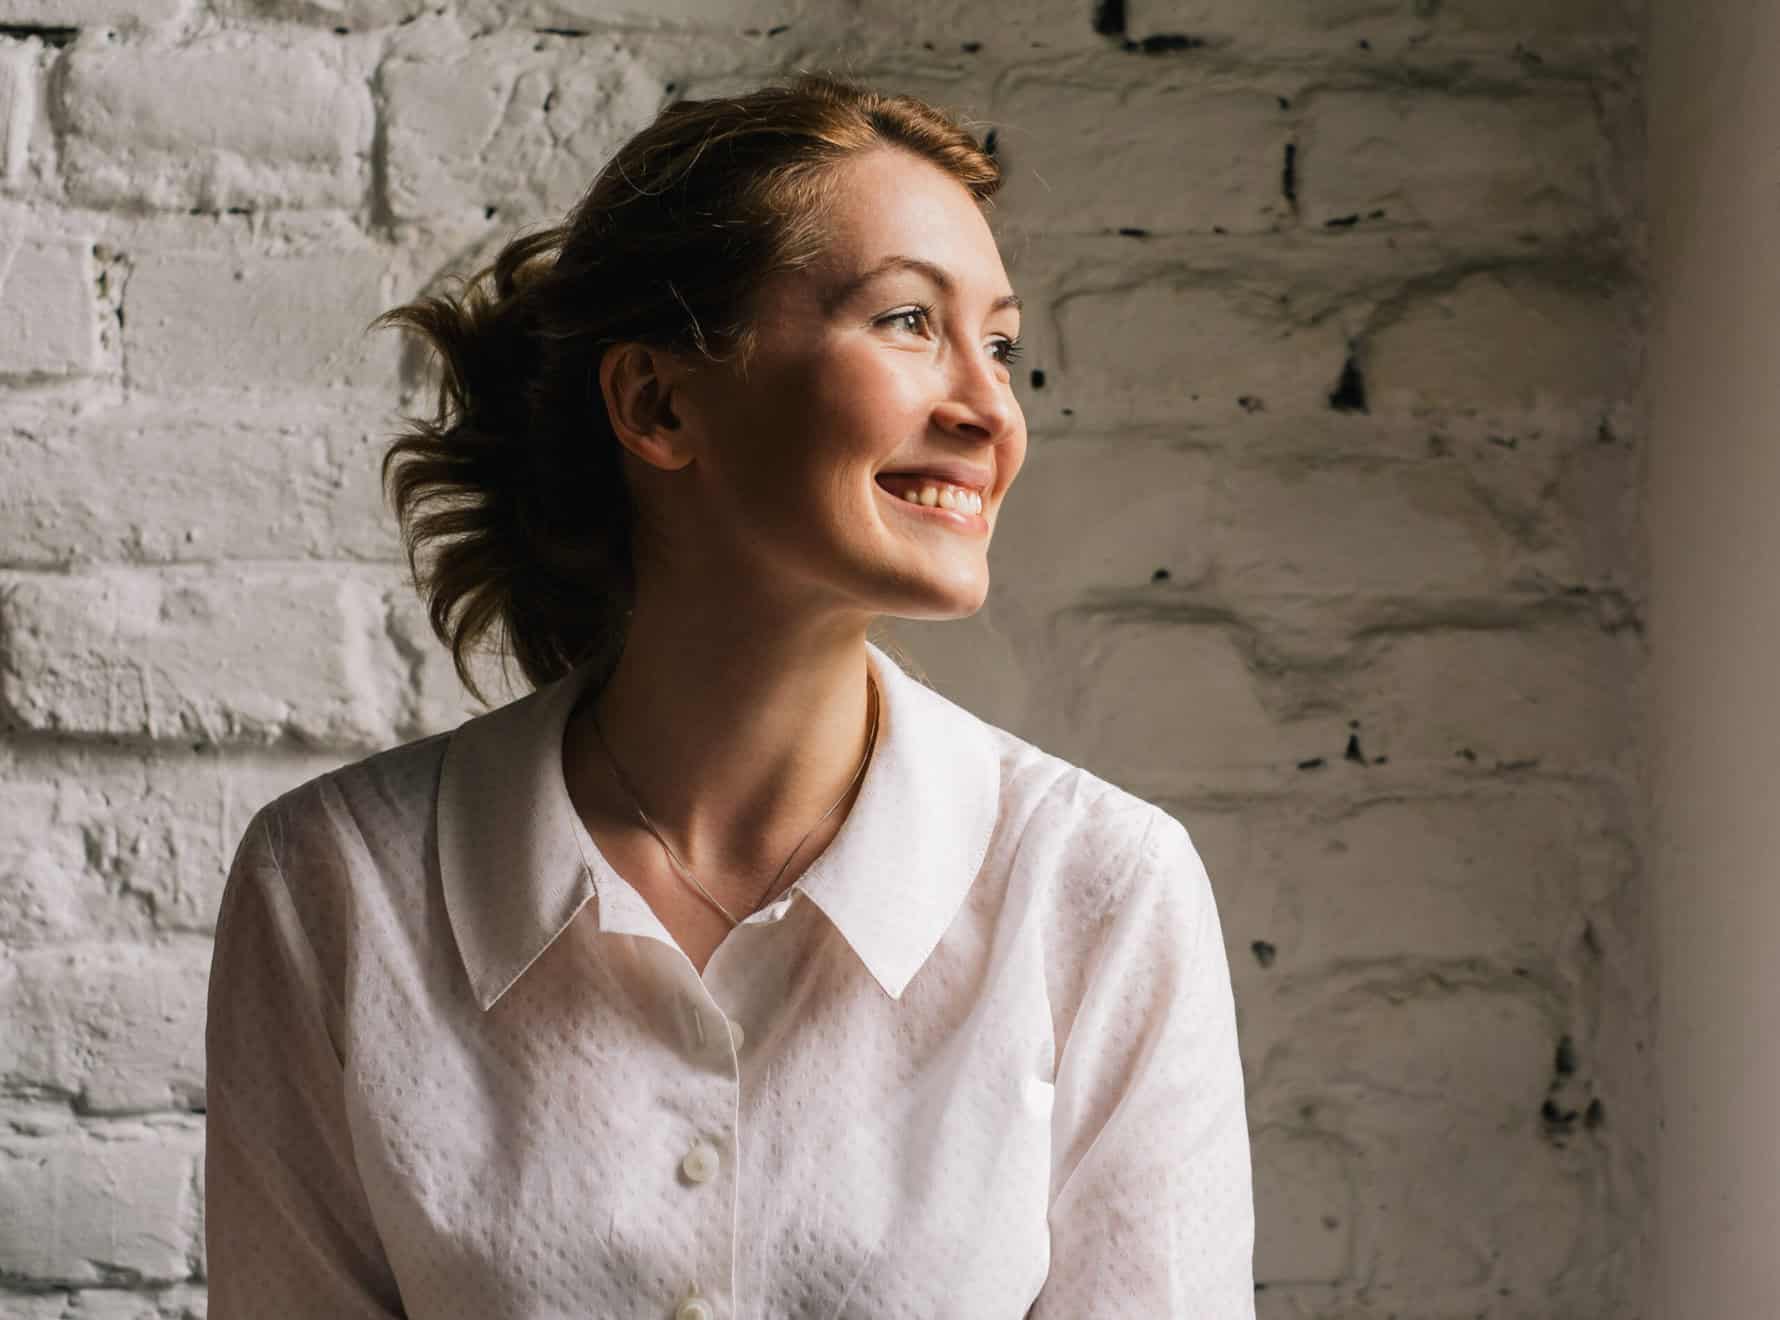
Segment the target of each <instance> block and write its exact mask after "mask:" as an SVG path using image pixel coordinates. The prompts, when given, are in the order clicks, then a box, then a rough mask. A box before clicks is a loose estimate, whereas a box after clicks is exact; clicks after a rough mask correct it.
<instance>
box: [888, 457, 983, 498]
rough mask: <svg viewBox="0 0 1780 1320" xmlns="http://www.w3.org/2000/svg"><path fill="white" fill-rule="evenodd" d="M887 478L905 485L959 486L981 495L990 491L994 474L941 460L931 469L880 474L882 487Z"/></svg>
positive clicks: (971, 466) (900, 470)
mask: <svg viewBox="0 0 1780 1320" xmlns="http://www.w3.org/2000/svg"><path fill="white" fill-rule="evenodd" d="M886 477H893V478H896V479H898V480H899V481H901V482H902V484H904V485H907V484H909V483H910V482H912V481H915V480H917V479H920V480H925V481H926V482H928V483H930V484H932V485H935V486H957V487H959V488H960V489H962V490H968V491H972V492H974V493H975V494H978V495H981V494H984V493H985V492H986V491H987V490H988V488H989V483H990V481H991V480H993V478H994V474H993V473H992V472H990V471H989V470H988V469H987V468H981V467H976V466H974V465H973V464H969V463H958V462H953V461H950V460H947V459H939V460H937V461H935V462H934V463H933V464H932V466H930V467H914V468H897V469H894V470H890V471H885V472H880V473H878V482H879V484H880V485H882V484H883V481H884V478H886ZM886 489H888V487H886Z"/></svg>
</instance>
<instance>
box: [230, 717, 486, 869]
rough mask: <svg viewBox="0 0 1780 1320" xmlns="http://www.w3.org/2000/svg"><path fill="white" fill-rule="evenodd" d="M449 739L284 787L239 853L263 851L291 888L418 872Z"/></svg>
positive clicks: (436, 737) (391, 751) (258, 814)
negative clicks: (366, 874)
mask: <svg viewBox="0 0 1780 1320" xmlns="http://www.w3.org/2000/svg"><path fill="white" fill-rule="evenodd" d="M450 738H451V734H450V733H449V732H446V733H437V734H433V735H430V736H428V737H425V738H418V739H415V740H413V741H411V742H407V743H403V744H401V745H399V746H396V747H390V748H386V749H384V750H382V751H379V752H375V753H373V754H371V755H369V756H365V757H362V758H360V759H359V760H356V761H351V762H348V763H346V764H344V765H340V766H337V767H335V768H334V769H332V770H328V771H325V772H324V773H321V774H318V775H314V776H312V777H310V778H308V779H305V780H303V781H302V782H301V783H299V784H297V785H295V786H294V787H291V788H289V789H286V790H285V791H284V792H282V793H280V794H278V795H277V796H276V797H274V798H272V799H271V800H270V801H267V802H266V803H264V804H263V805H262V806H260V807H259V808H258V809H257V810H256V811H255V813H254V815H253V818H252V820H251V821H250V822H249V824H248V826H247V831H246V834H245V835H244V837H243V839H242V841H241V845H240V847H241V849H242V850H243V851H246V850H248V849H250V848H251V849H256V850H264V851H265V852H266V853H267V854H268V856H269V859H270V861H271V862H272V863H273V864H274V865H275V866H276V867H277V869H278V870H279V871H281V872H282V873H283V875H284V878H285V881H286V884H287V886H288V887H290V888H291V889H292V890H294V891H299V890H313V889H315V888H317V887H320V886H323V885H325V884H326V883H327V877H328V876H330V875H336V874H343V873H346V872H350V871H353V870H356V869H359V868H361V867H365V866H368V867H369V868H370V869H372V870H375V871H380V872H388V871H391V870H397V871H404V870H410V869H418V868H419V867H420V865H422V862H423V855H424V851H425V848H426V846H427V843H428V840H429V839H430V838H431V834H432V828H433V813H434V808H435V804H436V802H437V797H438V784H439V770H440V767H441V765H442V764H443V761H444V755H445V749H446V746H447V744H448V742H449V740H450ZM293 897H296V898H298V899H299V900H300V899H301V898H302V897H303V895H302V894H301V893H294V894H293Z"/></svg>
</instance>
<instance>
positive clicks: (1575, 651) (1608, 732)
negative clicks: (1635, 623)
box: [1340, 614, 1644, 773]
mask: <svg viewBox="0 0 1780 1320" xmlns="http://www.w3.org/2000/svg"><path fill="white" fill-rule="evenodd" d="M1643 666H1644V655H1643V644H1642V643H1641V642H1640V641H1639V639H1638V638H1637V635H1636V634H1635V633H1634V632H1632V631H1630V630H1622V631H1618V632H1606V631H1603V630H1602V628H1601V627H1600V625H1599V624H1598V623H1596V622H1595V621H1594V620H1593V618H1592V617H1590V616H1588V615H1582V614H1579V615H1575V616H1557V617H1553V618H1550V619H1548V620H1542V621H1540V622H1538V623H1537V624H1533V625H1528V626H1521V627H1513V626H1502V627H1479V628H1461V627H1449V628H1426V629H1415V630H1413V631H1406V632H1401V633H1395V634H1387V635H1384V636H1381V637H1378V638H1375V639H1373V640H1372V641H1370V642H1368V643H1367V644H1366V645H1365V646H1364V647H1363V648H1362V651H1361V653H1360V654H1359V655H1358V656H1356V657H1355V659H1354V661H1353V663H1352V665H1351V667H1350V669H1349V671H1348V675H1347V678H1346V679H1345V681H1344V682H1343V683H1342V684H1341V685H1340V686H1341V689H1342V692H1341V700H1342V703H1343V705H1344V707H1345V708H1346V709H1347V710H1348V711H1350V712H1351V713H1352V715H1353V717H1354V718H1356V719H1358V720H1359V721H1360V730H1359V733H1360V737H1361V740H1362V743H1363V746H1364V750H1365V754H1366V755H1367V756H1368V757H1373V756H1378V755H1388V756H1389V757H1390V760H1391V763H1392V764H1393V765H1401V764H1403V763H1405V762H1425V763H1427V764H1430V765H1441V764H1444V765H1447V766H1452V767H1472V766H1475V767H1477V768H1479V769H1485V770H1487V769H1493V768H1496V767H1498V766H1504V765H1508V766H1515V765H1524V766H1529V767H1530V766H1537V767H1538V768H1540V769H1543V770H1548V771H1550V770H1557V771H1565V770H1593V771H1605V772H1619V773H1631V772H1632V771H1633V769H1634V767H1635V765H1636V761H1637V756H1638V752H1637V730H1636V725H1635V722H1634V721H1632V720H1631V719H1629V718H1628V716H1627V710H1628V706H1627V702H1628V699H1629V697H1630V695H1631V694H1633V693H1635V692H1636V691H1637V684H1638V682H1639V675H1640V674H1641V672H1642V670H1643Z"/></svg>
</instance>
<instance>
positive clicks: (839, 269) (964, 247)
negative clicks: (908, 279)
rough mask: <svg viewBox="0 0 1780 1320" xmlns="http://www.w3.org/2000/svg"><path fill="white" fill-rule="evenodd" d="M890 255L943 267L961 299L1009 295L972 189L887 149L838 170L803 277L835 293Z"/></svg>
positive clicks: (933, 167) (926, 164) (924, 163)
mask: <svg viewBox="0 0 1780 1320" xmlns="http://www.w3.org/2000/svg"><path fill="white" fill-rule="evenodd" d="M892 255H901V256H908V257H914V258H917V259H920V260H923V261H929V262H932V263H933V264H934V265H936V266H940V267H942V268H943V269H945V270H946V271H948V272H949V273H950V274H951V276H952V278H953V279H954V280H956V281H957V282H958V284H959V288H960V293H961V295H962V296H965V297H972V298H978V299H983V300H987V299H990V298H995V297H999V296H1000V295H1001V294H1003V293H1005V292H1006V291H1007V287H1008V282H1007V272H1006V271H1005V270H1004V269H1003V267H1002V262H1001V253H1000V250H999V249H998V248H997V246H996V243H995V237H994V235H993V233H991V231H990V229H989V223H988V220H987V219H986V218H985V217H984V215H983V213H982V210H981V209H980V208H979V207H978V205H977V202H976V199H975V198H974V197H972V196H971V194H970V191H969V190H968V189H967V188H966V187H965V186H964V185H963V184H961V183H959V182H958V181H957V180H956V179H954V178H952V177H951V176H950V175H948V174H946V173H945V172H944V171H943V170H941V169H940V168H939V167H938V166H937V165H933V164H930V163H929V162H927V161H924V160H921V159H920V158H918V157H916V156H914V155H912V154H911V153H909V152H906V151H902V150H900V149H895V148H884V149H881V150H877V151H872V152H868V153H866V154H865V155H862V156H856V157H854V158H853V159H851V160H848V161H846V162H844V163H843V164H841V165H840V166H839V167H837V169H836V174H835V179H834V191H833V195H832V202H831V205H830V209H829V233H828V243H827V246H826V247H825V249H824V251H823V253H822V255H821V256H820V257H819V258H818V259H817V261H816V264H815V265H814V266H813V267H812V268H811V269H810V271H809V272H808V273H809V274H810V275H811V276H813V277H814V281H815V282H816V283H817V284H818V285H822V286H825V287H830V288H832V287H833V286H834V285H835V284H838V283H841V282H844V281H846V280H848V279H849V278H851V277H853V276H856V275H857V274H858V273H859V272H861V271H863V270H866V269H868V268H870V267H872V266H874V265H876V264H877V263H878V262H879V261H881V260H882V259H883V258H885V257H889V256H892ZM886 278H896V277H894V276H889V277H886Z"/></svg>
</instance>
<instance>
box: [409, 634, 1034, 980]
mask: <svg viewBox="0 0 1780 1320" xmlns="http://www.w3.org/2000/svg"><path fill="white" fill-rule="evenodd" d="M865 646H866V653H867V658H868V662H869V663H870V665H871V668H872V673H873V674H874V675H875V676H876V677H877V680H878V688H879V691H880V694H881V698H880V700H881V704H880V709H879V715H878V741H877V748H876V750H875V751H874V752H873V754H872V757H871V760H870V761H869V762H868V763H867V765H866V769H865V778H864V781H863V782H862V783H861V785H860V788H859V796H858V797H857V798H856V799H855V800H854V803H853V807H852V810H851V811H849V812H848V813H847V818H846V820H845V821H843V822H842V823H841V828H840V830H839V831H838V832H837V833H836V835H835V837H834V839H833V841H832V842H830V844H829V845H828V847H827V849H826V850H824V852H823V853H822V855H821V856H820V857H818V858H817V859H816V861H815V862H814V863H813V864H811V865H810V866H809V867H808V868H807V869H806V870H805V871H804V873H803V874H802V875H801V876H800V877H799V878H798V880H797V882H796V883H795V884H793V885H792V886H791V891H790V892H797V891H802V892H803V893H804V894H805V895H806V896H807V897H808V898H809V899H810V901H812V902H814V903H815V904H816V906H817V907H819V908H820V909H821V910H822V912H823V913H824V914H825V915H826V916H827V917H828V919H829V920H830V921H831V922H832V923H833V924H834V926H835V928H836V929H837V930H838V931H839V932H840V934H841V936H842V937H843V938H844V939H845V940H846V941H847V943H848V944H849V945H850V946H851V947H852V949H853V951H854V953H856V954H857V955H858V957H859V959H860V961H862V962H863V963H864V964H865V966H866V968H867V970H869V971H870V972H871V974H872V976H873V977H874V978H876V980H877V982H878V984H879V985H880V986H882V987H883V989H884V991H885V993H886V994H888V995H889V996H890V997H891V998H892V999H900V998H901V997H902V992H903V989H904V987H905V986H907V985H908V983H909V981H910V980H911V979H912V978H913V976H914V974H915V973H916V972H917V971H918V970H919V969H920V967H921V964H922V963H924V962H925V961H926V960H927V956H928V955H929V954H930V953H932V952H933V949H934V947H935V946H936V945H937V944H938V943H939V940H940V937H941V936H942V935H943V934H944V933H945V930H946V927H947V926H949V925H950V924H951V921H952V918H953V917H954V916H955V915H956V914H957V911H958V908H959V906H960V904H962V902H963V901H964V896H965V893H966V891H967V890H968V889H969V888H970V884H971V881H972V880H973V879H975V877H976V874H977V871H978V869H979V868H980V867H981V865H982V862H983V858H984V856H985V855H987V853H988V849H989V837H990V835H991V833H992V832H993V830H994V827H995V821H996V816H997V810H998V806H999V798H1000V756H999V753H998V750H997V748H996V746H995V744H994V741H993V739H992V737H991V730H990V727H989V726H988V725H986V724H984V723H983V722H982V721H981V720H979V719H978V718H977V717H976V716H974V715H972V714H971V713H970V712H969V711H966V710H964V709H963V708H962V707H960V706H958V705H956V704H955V703H954V702H952V701H951V700H950V699H948V698H947V697H945V696H943V695H942V694H940V693H939V692H937V691H935V690H934V689H932V688H930V687H928V686H926V685H925V684H924V683H922V682H921V681H920V680H918V679H916V678H914V677H913V676H912V675H910V674H907V673H905V672H904V671H903V669H902V668H901V666H899V665H898V664H897V663H896V662H895V661H894V660H892V659H891V658H890V656H889V655H888V654H887V653H886V652H884V651H883V650H882V649H881V648H879V647H878V646H876V645H875V644H873V643H872V642H869V641H868V642H866V644H865ZM593 673H594V670H593V667H592V665H591V664H587V665H582V666H579V667H577V668H576V669H574V670H572V671H570V672H569V673H568V674H566V675H565V676H564V677H562V678H560V679H558V680H556V681H555V682H553V683H549V684H546V685H545V686H544V687H541V688H539V689H537V690H536V691H534V692H532V693H530V694H529V695H527V696H524V697H521V698H520V699H519V700H517V701H514V702H510V703H508V704H507V705H504V706H501V707H498V708H497V709H495V710H492V711H489V712H487V713H486V714H483V715H479V716H477V717H476V718H474V719H471V720H468V721H466V722H465V723H464V724H462V725H460V726H459V727H458V728H457V729H456V730H455V731H454V732H453V733H452V735H451V737H450V738H449V739H448V740H447V744H446V749H445V759H444V764H443V766H442V768H441V770H440V780H439V793H438V817H437V828H438V840H439V878H440V883H441V885H442V887H443V890H444V896H445V909H446V913H447V915H448V917H449V919H450V922H451V930H452V934H453V936H454V938H455V939H456V941H457V947H458V951H459V953H460V955H461V956H462V958H463V964H464V970H465V972H466V973H467V974H468V975H469V980H470V986H471V988H472V990H473V991H474V993H475V996H476V1002H477V1003H478V1004H479V1005H480V1006H481V1007H482V1008H483V1009H484V1010H486V1009H488V1008H489V1007H490V1006H491V1005H492V1004H493V1003H494V1002H495V1001H496V1000H497V999H499V998H500V997H501V995H503V994H504V993H506V991H507V988H508V987H509V986H511V985H512V983H513V982H514V981H515V980H517V979H518V978H519V976H520V975H521V974H522V973H523V972H524V971H525V970H526V968H528V967H529V966H531V964H532V963H533V962H534V961H535V960H536V959H537V957H538V955H539V954H541V953H543V951H544V950H545V949H546V948H548V947H549V946H550V943H551V942H552V941H553V940H554V939H555V938H556V937H557V936H558V935H559V934H561V933H562V931H563V929H564V928H565V927H566V926H567V925H568V924H569V922H570V921H571V920H572V919H573V918H574V916H575V914H576V913H577V912H579V911H580V910H581V907H582V905H583V904H584V903H586V901H587V900H588V899H589V898H590V897H594V896H596V895H597V896H598V898H599V902H598V903H597V904H596V910H597V912H598V916H599V929H600V930H602V931H605V932H622V933H632V934H639V933H643V932H644V931H649V932H651V933H656V934H659V931H660V927H659V923H657V922H656V921H655V919H654V917H653V914H652V913H650V912H649V911H648V909H647V907H646V905H644V904H643V903H642V900H641V898H640V897H639V896H638V895H637V894H636V893H635V891H634V890H631V889H630V888H629V887H628V886H626V885H624V884H623V883H622V882H621V881H620V880H619V879H618V876H617V874H616V873H615V872H614V871H613V870H612V868H611V867H610V866H609V865H607V863H606V861H605V859H604V858H603V857H602V856H601V855H600V853H599V850H598V849H597V848H596V847H595V846H594V844H593V840H592V838H591V837H590V836H589V835H588V834H587V831H586V829H585V827H584V826H583V825H582V823H581V819H580V817H579V816H578V815H577V814H576V812H575V809H574V806H573V804H572V803H571V802H570V800H569V794H568V786H567V784H566V782H565V780H564V778H563V768H562V739H563V732H564V730H565V728H566V727H567V724H568V716H569V712H570V711H571V710H572V709H573V707H574V705H575V701H576V699H577V698H578V697H579V696H580V695H581V693H582V692H583V691H584V690H585V689H586V687H587V685H588V683H589V682H590V681H591V680H592V678H593ZM785 901H789V898H788V897H787V899H786V900H785ZM777 906H778V904H777V903H775V904H774V905H773V907H777ZM771 911H772V909H771V908H769V909H768V910H766V911H763V912H759V913H755V914H753V915H751V916H749V917H748V918H747V919H746V921H749V922H753V921H764V920H768V919H769V913H770V912H771Z"/></svg>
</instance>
